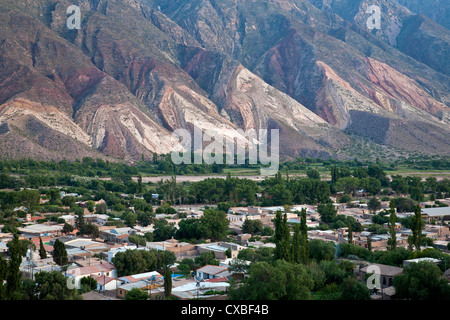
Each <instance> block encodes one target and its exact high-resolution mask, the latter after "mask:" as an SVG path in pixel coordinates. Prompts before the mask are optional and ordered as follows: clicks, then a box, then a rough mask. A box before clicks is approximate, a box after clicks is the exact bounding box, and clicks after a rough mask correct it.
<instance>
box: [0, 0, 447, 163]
mask: <svg viewBox="0 0 450 320" xmlns="http://www.w3.org/2000/svg"><path fill="white" fill-rule="evenodd" d="M71 5H77V6H78V7H79V8H80V12H81V29H79V30H77V29H74V30H70V29H68V28H67V24H66V22H67V19H68V17H69V15H68V14H67V8H68V7H69V6H71ZM372 5H377V6H378V7H379V8H380V10H381V27H380V29H376V28H375V29H372V30H370V29H369V28H368V25H367V20H368V19H369V18H370V16H371V13H370V12H369V13H368V8H369V7H370V6H372ZM448 18H450V12H449V5H448V2H446V1H444V0H442V1H439V0H435V1H421V0H370V1H369V0H309V1H307V0H265V1H263V0H240V1H237V0H170V1H169V0H72V1H68V0H60V1H56V0H2V1H1V2H0V157H1V158H4V159H11V158H28V157H31V158H35V159H42V160H50V159H53V160H62V159H69V160H70V159H76V158H81V157H84V156H91V157H96V158H104V159H112V160H119V161H126V162H134V161H139V160H141V159H142V158H144V159H147V160H150V159H152V158H153V154H154V153H157V154H167V153H169V152H170V151H172V150H173V148H174V147H175V146H176V145H177V140H176V139H175V138H174V137H173V136H172V132H173V131H174V130H176V129H188V130H190V131H191V132H192V131H194V128H195V127H197V128H201V129H204V130H212V131H215V132H217V133H220V134H222V135H225V136H227V137H229V138H232V139H238V140H239V139H243V140H245V137H244V136H243V135H242V130H248V129H256V130H258V129H279V130H280V152H281V156H282V157H284V158H294V157H321V158H353V157H361V158H375V157H380V156H381V157H400V156H405V157H408V156H410V155H416V154H433V155H446V156H447V155H450V30H449V28H450V25H449V24H448V21H447V20H448ZM240 129H242V130H240Z"/></svg>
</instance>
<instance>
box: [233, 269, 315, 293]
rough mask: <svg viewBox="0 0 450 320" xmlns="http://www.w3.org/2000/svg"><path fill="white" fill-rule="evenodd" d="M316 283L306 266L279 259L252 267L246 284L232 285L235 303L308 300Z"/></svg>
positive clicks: (243, 282)
mask: <svg viewBox="0 0 450 320" xmlns="http://www.w3.org/2000/svg"><path fill="white" fill-rule="evenodd" d="M313 287H314V282H313V280H312V279H311V276H310V275H309V273H308V271H307V269H306V268H305V266H303V265H301V264H292V263H288V262H286V261H283V260H278V261H276V262H275V264H274V265H271V264H269V263H267V262H256V263H254V264H253V265H251V267H250V269H249V271H248V277H246V278H244V280H243V281H242V285H239V286H238V285H236V283H232V285H231V287H230V290H229V296H230V297H231V299H232V300H308V299H310V297H311V294H310V292H311V289H312V288H313Z"/></svg>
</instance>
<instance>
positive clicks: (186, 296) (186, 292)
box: [172, 278, 230, 300]
mask: <svg viewBox="0 0 450 320" xmlns="http://www.w3.org/2000/svg"><path fill="white" fill-rule="evenodd" d="M224 280H225V279H219V278H217V279H213V280H211V281H210V280H206V281H199V282H189V283H185V284H183V285H180V286H174V287H173V289H172V296H174V297H176V298H178V299H180V300H192V299H196V298H200V297H201V298H202V299H207V300H218V298H217V297H216V296H212V297H211V296H205V293H207V292H208V291H211V290H215V291H227V290H228V287H229V286H230V284H229V283H228V282H225V281H224ZM219 299H220V300H223V299H225V297H224V296H222V298H219Z"/></svg>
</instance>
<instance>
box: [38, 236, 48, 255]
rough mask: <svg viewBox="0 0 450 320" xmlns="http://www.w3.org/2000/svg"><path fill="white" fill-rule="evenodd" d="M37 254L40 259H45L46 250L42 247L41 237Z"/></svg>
mask: <svg viewBox="0 0 450 320" xmlns="http://www.w3.org/2000/svg"><path fill="white" fill-rule="evenodd" d="M39 256H40V257H41V259H47V252H46V251H45V248H44V243H43V242H42V238H41V237H39Z"/></svg>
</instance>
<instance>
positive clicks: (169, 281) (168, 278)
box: [164, 267, 172, 298]
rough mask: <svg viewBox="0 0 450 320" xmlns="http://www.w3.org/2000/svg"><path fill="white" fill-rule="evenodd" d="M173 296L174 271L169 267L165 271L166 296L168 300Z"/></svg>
mask: <svg viewBox="0 0 450 320" xmlns="http://www.w3.org/2000/svg"><path fill="white" fill-rule="evenodd" d="M171 294H172V271H170V269H169V268H168V267H166V268H165V269H164V295H165V297H166V298H168V297H169V296H170V295H171Z"/></svg>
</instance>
